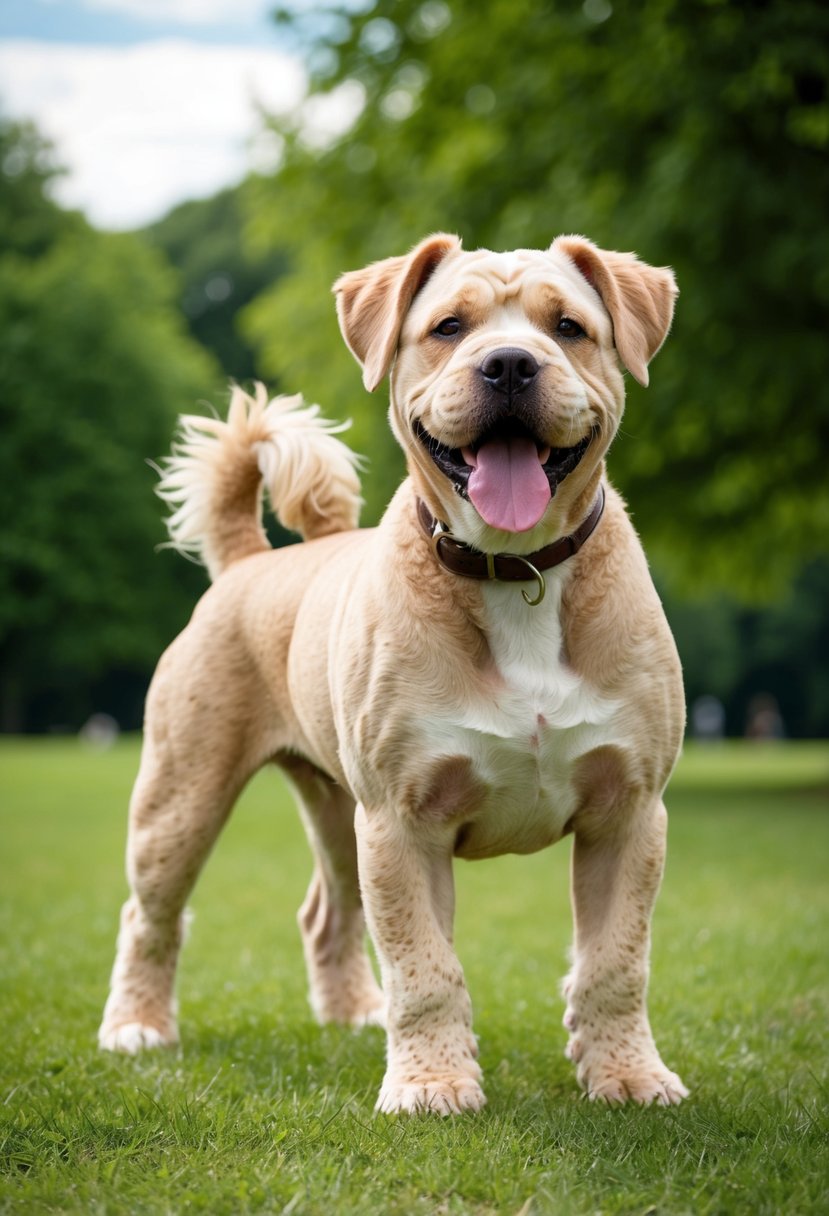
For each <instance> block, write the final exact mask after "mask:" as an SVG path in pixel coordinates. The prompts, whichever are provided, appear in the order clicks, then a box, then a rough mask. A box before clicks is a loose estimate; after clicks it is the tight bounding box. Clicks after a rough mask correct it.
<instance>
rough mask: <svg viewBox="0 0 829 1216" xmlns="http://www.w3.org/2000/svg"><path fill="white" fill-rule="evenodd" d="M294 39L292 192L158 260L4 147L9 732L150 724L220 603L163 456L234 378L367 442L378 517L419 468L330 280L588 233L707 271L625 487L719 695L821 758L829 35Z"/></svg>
mask: <svg viewBox="0 0 829 1216" xmlns="http://www.w3.org/2000/svg"><path fill="white" fill-rule="evenodd" d="M276 16H277V20H278V21H279V22H280V24H281V28H282V30H283V34H284V37H285V39H286V40H287V41H288V42H289V43H290V44H291V45H293V46H294V47H295V48H296V49H297V50H299V51H300V52H301V53H302V54H303V55H304V57H305V59H306V62H307V64H308V67H309V70H310V73H311V90H310V94H309V97H308V99H307V101H306V103H305V105H304V106H303V107H302V108H301V109H300V110H299V111H298V112H297V113H296V115H295V116H293V118H292V119H291V120H289V121H283V122H281V123H280V124H279V125H276V124H274V125H275V130H276V132H277V135H278V137H279V139H280V140H281V141H282V142H283V146H284V155H283V160H282V164H281V167H280V170H279V171H278V172H277V173H276V174H274V175H270V176H253V177H251V178H250V179H249V180H248V181H246V182H245V183H243V184H242V186H241V187H238V188H236V189H234V190H228V191H224V192H222V193H221V194H220V195H218V196H216V198H214V199H210V200H206V201H201V202H191V203H186V204H184V205H183V206H182V207H179V208H176V209H175V211H173V212H172V213H171V214H170V215H169V216H167V217H165V219H164V220H162V221H160V222H159V223H157V224H155V225H153V226H152V227H151V228H149V229H148V230H147V231H146V232H144V233H141V234H136V235H135V236H134V237H113V236H107V235H103V234H100V233H95V232H93V231H91V230H90V229H89V227H88V226H87V225H85V224H84V223H83V222H82V221H81V220H80V219H79V217H77V216H74V215H69V214H67V213H65V212H61V211H59V210H58V209H57V208H56V207H55V206H54V204H52V203H51V202H50V201H49V199H48V181H49V177H50V174H51V173H52V169H51V167H49V166H48V165H45V163H44V159H43V158H44V150H43V148H42V146H41V145H40V144H39V143H38V141H37V140H36V137H35V136H34V135H33V133H32V132H25V131H21V130H20V129H17V130H15V129H12V128H8V127H7V128H6V129H5V130H4V133H3V140H4V141H5V142H4V143H3V144H2V145H0V163H2V179H1V180H0V409H2V412H3V415H4V423H5V425H4V435H5V436H6V437H8V436H11V442H10V443H4V446H3V454H2V455H0V472H4V473H5V476H0V494H4V495H5V504H4V505H5V507H6V511H5V516H4V518H5V520H6V521H7V524H6V529H5V535H4V536H3V539H2V549H0V553H1V554H2V567H3V574H2V578H3V584H2V609H0V612H2V615H0V656H1V657H2V669H3V699H4V705H5V706H6V716H5V722H6V725H7V727H8V726H17V727H21V726H22V727H26V728H42V727H44V726H47V725H49V724H52V723H56V722H63V723H66V724H67V725H77V724H78V722H79V721H80V720H81V715H82V714H83V713H85V712H87V711H88V710H89V709H92V708H103V709H108V708H111V709H114V710H115V711H116V713H117V716H119V717H120V718H121V719H122V720H123V721H124V722H125V723H126V724H127V725H131V726H133V725H135V724H136V721H137V704H138V702H139V701H140V692H141V688H142V687H143V683H144V681H145V680H146V678H147V676H148V673H149V671H150V670H151V666H152V663H153V662H154V660H155V658H156V657H157V654H158V652H159V651H160V649H161V648H162V646H163V644H164V642H165V641H166V640H167V639H168V638H169V637H170V636H171V635H172V634H173V633H174V632H175V630H176V629H177V628H178V627H179V626H180V625H181V623H182V622H183V620H184V619H186V615H187V612H188V610H189V607H190V606H191V605H192V602H193V601H194V599H195V597H196V595H197V593H198V590H199V589H200V587H201V586H203V585H204V580H203V576H200V575H199V573H198V572H197V571H196V572H194V571H193V570H192V569H191V568H189V567H187V566H186V565H185V564H184V563H183V562H182V561H181V559H179V558H177V557H175V556H174V555H172V554H170V553H168V552H164V551H162V552H161V553H156V552H154V546H155V545H157V544H158V542H159V541H160V540H161V539H162V537H163V531H162V528H161V525H160V523H159V517H160V511H159V504H158V503H157V501H156V500H155V499H154V498H153V496H152V493H151V490H152V484H153V477H154V475H153V473H152V471H151V470H150V469H149V468H148V467H147V466H146V465H144V464H143V463H142V460H143V458H146V457H154V458H157V457H158V456H159V455H160V454H162V453H163V452H164V451H165V450H166V449H167V448H168V446H169V437H170V433H171V431H172V426H173V419H174V416H175V414H176V413H178V412H180V411H182V410H185V409H187V410H189V409H191V408H192V407H193V405H194V403H195V402H197V401H198V400H200V399H201V400H204V398H207V399H208V400H210V401H212V402H213V403H214V404H216V405H217V406H218V407H219V408H221V406H222V404H223V402H224V400H225V391H224V383H226V379H227V378H228V377H232V378H234V379H239V380H245V379H248V378H250V377H252V376H254V375H259V376H262V377H263V378H264V379H265V380H266V381H267V382H268V383H269V385H270V386H271V387H273V388H283V389H284V390H285V391H291V392H293V391H297V390H298V389H301V390H302V391H303V392H304V393H305V394H306V396H307V397H308V398H309V399H313V400H318V401H320V402H321V404H322V405H323V407H324V409H325V411H326V412H327V413H328V414H329V415H331V416H333V417H339V418H342V417H351V418H352V419H353V420H354V427H353V430H352V433H351V441H352V442H353V444H354V446H355V447H356V448H358V450H361V451H363V452H366V453H367V454H368V455H369V456H370V459H371V463H370V468H369V473H368V476H367V478H366V497H367V508H366V512H365V522H368V523H372V522H375V520H376V519H377V518H378V517H379V514H380V512H381V510H382V507H383V505H384V504H385V502H386V501H387V500H388V497H389V496H390V494H391V492H392V490H393V488H394V486H395V485H396V484H397V482H398V480H399V478H400V476H401V474H402V460H401V458H400V454H399V452H398V451H397V449H396V447H395V445H394V443H393V441H392V439H391V437H390V434H389V433H388V428H387V426H386V423H385V398H384V392H383V390H381V391H379V392H378V393H377V394H376V395H375V397H369V396H368V395H366V394H365V392H364V391H363V388H362V384H361V381H360V377H359V372H358V369H357V368H356V365H355V364H354V362H353V360H352V359H351V356H350V355H349V354H348V352H347V351H346V350H345V347H344V346H343V344H342V341H341V339H340V338H339V335H338V333H337V328H336V321H335V317H334V310H333V302H332V299H331V296H330V284H331V282H332V281H333V279H334V278H335V277H336V276H337V275H338V274H339V273H340V272H341V271H342V270H345V269H348V268H352V267H355V266H359V265H361V264H364V263H365V262H367V261H369V260H372V259H374V258H378V257H384V256H386V255H388V254H391V253H400V252H403V251H405V250H406V249H407V248H408V247H409V246H411V245H412V244H413V243H414V242H415V241H416V240H418V239H419V238H420V237H421V236H423V235H424V233H426V232H428V231H430V230H437V229H444V230H450V231H456V232H458V233H459V234H461V235H462V236H463V237H464V240H465V242H466V245H467V247H470V248H471V247H475V246H477V245H487V246H490V247H493V248H510V247H515V246H522V245H523V246H539V247H542V248H543V247H544V246H546V245H547V244H549V242H550V241H551V240H552V239H553V237H554V236H555V235H557V234H558V233H560V232H567V231H573V232H583V233H585V234H586V235H588V236H590V237H591V238H592V239H593V240H595V241H596V242H597V243H599V244H601V245H604V246H605V247H608V248H622V249H629V248H633V249H636V250H637V251H638V252H639V254H640V255H641V256H642V257H643V258H645V259H646V260H648V261H651V262H654V263H657V264H659V263H667V264H671V265H673V266H674V267H675V269H676V271H677V277H678V279H679V283H680V288H681V296H680V301H679V308H678V312H677V318H676V322H675V325H674V330H673V333H672V335H671V337H670V339H669V341H668V343H667V345H666V347H665V349H664V351H663V352H661V353H660V355H659V357H658V360H657V362H656V364H655V366H654V368H653V374H652V380H651V387H650V389H649V390H647V391H645V390H642V389H640V388H639V387H638V386H637V385H635V384H632V383H631V384H629V399H628V407H627V412H626V415H625V420H624V423H623V429H622V433H621V434H620V436H619V437H618V439H617V441H616V444H615V446H614V449H613V451H612V453H611V459H610V472H611V476H612V478H613V480H614V482H615V483H616V484H617V485H619V486H620V488H621V489H622V490H623V492H624V493H625V494H626V495H627V497H628V499H629V501H630V503H631V505H632V508H633V514H634V520H635V523H636V525H637V527H638V529H639V530H640V532H641V533H642V535H643V538H644V540H645V543H646V547H647V549H648V552H649V555H650V557H651V559H652V561H653V565H654V569H655V573H656V576H657V581H658V583H659V585H660V589H661V590H662V592H663V595H664V597H665V600H666V605H667V607H668V610H669V615H670V617H671V620H672V624H673V626H674V629H675V632H676V634H677V639H678V642H679V645H680V650H681V652H682V655H683V660H684V666H685V671H686V683H687V686H688V693H689V700H693V699H695V698H696V697H697V696H699V695H701V694H703V693H711V694H715V695H716V696H718V697H719V698H720V699H721V700H722V701H723V703H724V705H725V709H726V720H727V726H728V729H729V732H730V733H742V730H743V728H744V725H745V715H746V711H747V706H748V705H749V703H750V701H751V699H752V697H753V696H754V695H755V694H756V693H758V692H761V691H765V692H770V693H772V694H773V695H774V696H775V697H776V698H777V700H778V702H779V704H780V707H781V711H782V714H783V718H784V720H785V723H786V727H787V729H788V731H789V732H790V733H792V734H799V735H803V734H825V733H827V731H829V678H827V677H828V676H829V671H827V666H828V665H829V636H827V635H828V634H829V627H828V626H827V613H826V605H827V594H828V593H829V561H827V559H826V556H825V554H826V537H827V535H829V480H828V479H827V478H826V475H825V472H824V467H823V466H824V453H825V452H826V447H827V443H826V441H827V438H828V437H829V436H827V432H828V431H829V394H828V393H827V390H826V388H825V382H826V377H825V374H823V373H824V367H825V349H826V337H825V316H826V305H827V302H829V231H827V226H826V223H825V219H824V212H825V200H826V198H827V197H829V158H828V157H827V150H828V149H829V94H828V93H827V81H828V80H829V41H828V40H827V35H829V9H827V8H826V6H825V5H823V4H821V3H816V2H812V0H786V2H785V3H784V2H782V0H750V2H749V0H742V2H734V0H732V2H730V3H726V2H725V0H682V2H680V0H645V2H643V3H642V4H641V5H637V6H624V7H623V6H621V5H620V6H618V10H617V9H615V8H612V7H611V4H610V3H609V0H584V3H583V4H566V5H565V4H563V3H559V4H545V3H539V2H537V0H491V2H490V3H489V4H488V5H487V6H485V7H484V8H482V7H481V6H480V5H476V4H474V3H472V0H451V2H450V3H446V2H444V0H421V2H415V0H395V2H394V3H392V0H378V2H377V3H375V4H374V5H373V6H368V5H366V4H362V5H354V4H353V3H347V4H344V5H341V6H330V5H323V4H318V5H315V6H313V7H312V8H310V9H307V8H303V9H299V10H291V11H288V12H280V13H277V15H276ZM332 114H333V115H334V117H335V120H336V121H337V122H338V123H339V130H340V134H339V135H338V136H337V137H336V138H334V137H333V136H332V135H331V129H332V128H331V125H330V118H331V115H332ZM347 118H350V120H351V121H350V123H349V122H347V121H346V119H347ZM343 130H345V133H344V134H342V131H343ZM171 267H173V268H175V274H174V273H173V271H172V270H171ZM175 305H178V309H176V307H175ZM206 352H209V354H208V353H206ZM220 368H221V370H220ZM4 461H5V465H6V467H5V468H4V467H3V465H2V462H4ZM124 689H127V690H128V695H127V694H125V693H124ZM9 707H10V708H9Z"/></svg>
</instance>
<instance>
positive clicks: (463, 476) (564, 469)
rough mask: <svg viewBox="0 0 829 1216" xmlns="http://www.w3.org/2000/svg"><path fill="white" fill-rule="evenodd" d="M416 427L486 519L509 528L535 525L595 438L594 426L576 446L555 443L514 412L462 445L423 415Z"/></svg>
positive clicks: (440, 464)
mask: <svg viewBox="0 0 829 1216" xmlns="http://www.w3.org/2000/svg"><path fill="white" fill-rule="evenodd" d="M414 430H415V434H416V435H417V438H418V439H419V440H420V442H421V443H422V444H423V446H424V447H425V448H426V451H427V452H428V453H429V455H430V456H431V458H432V460H433V461H434V463H435V464H436V465H437V467H438V468H439V469H440V471H441V473H443V474H444V475H445V476H446V477H448V478H449V480H450V481H451V482H452V485H453V486H454V487H455V490H456V491H457V492H458V493H459V494H460V495H461V497H462V498H467V499H468V500H469V501H470V502H471V503H472V505H473V506H474V507H475V509H476V511H477V512H478V514H479V515H480V516H481V518H482V519H483V520H484V522H485V523H488V524H490V525H491V526H492V527H493V528H500V529H502V530H503V531H505V532H527V531H529V529H530V528H534V527H535V525H536V524H537V523H538V521H539V520H540V519H541V517H542V515H543V514H544V512H545V511H546V509H547V507H548V505H549V503H550V500H551V498H552V497H553V496H554V495H555V492H556V490H557V489H558V487H559V485H560V484H561V482H562V481H564V478H565V477H567V476H568V475H569V474H570V473H572V472H573V470H574V469H575V468H576V466H577V465H578V463H579V461H580V460H581V458H582V457H583V456H584V453H585V452H586V451H587V449H588V447H589V446H590V441H591V439H592V438H593V434H592V432H591V433H590V434H589V435H587V436H585V438H584V439H580V440H579V442H578V443H576V444H574V445H573V446H572V447H567V448H554V447H550V445H549V444H545V443H544V442H543V440H541V439H539V438H538V436H537V435H535V434H533V432H532V431H531V430H530V429H529V428H528V427H526V426H524V424H523V423H521V422H519V421H518V420H517V419H513V418H509V419H506V420H505V421H503V422H501V423H499V424H498V425H497V426H495V427H493V428H491V429H490V430H488V431H486V432H484V434H483V435H481V436H479V438H478V439H476V440H475V441H474V442H473V443H471V444H468V445H467V446H465V447H462V448H450V447H447V446H446V445H445V444H443V443H441V442H440V441H439V440H438V439H435V438H434V436H432V435H430V434H429V432H428V431H427V430H426V429H425V428H424V427H423V426H421V424H420V422H418V421H415V424H414Z"/></svg>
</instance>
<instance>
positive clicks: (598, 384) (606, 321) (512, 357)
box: [335, 235, 676, 548]
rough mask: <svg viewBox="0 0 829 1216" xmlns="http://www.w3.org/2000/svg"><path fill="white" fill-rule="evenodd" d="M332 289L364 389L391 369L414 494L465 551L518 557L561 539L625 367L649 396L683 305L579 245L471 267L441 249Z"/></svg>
mask: <svg viewBox="0 0 829 1216" xmlns="http://www.w3.org/2000/svg"><path fill="white" fill-rule="evenodd" d="M335 290H336V291H337V293H338V311H339V314H340V322H341V325H342V329H343V333H344V335H345V338H346V341H347V342H348V345H349V346H350V348H351V350H352V351H353V352H354V354H355V355H356V356H357V358H358V359H359V360H360V362H361V363H362V364H363V367H364V379H365V382H366V385H367V387H368V388H370V389H373V388H375V387H376V386H377V384H378V383H379V382H380V380H381V379H382V378H383V376H384V375H385V373H386V372H387V371H388V369H389V367H390V365H391V364H392V361H394V368H393V372H392V405H391V421H392V426H393V428H394V431H395V434H396V436H397V438H398V439H399V441H400V443H401V444H402V445H403V448H404V451H405V452H406V454H407V458H408V463H409V469H410V472H411V474H412V476H413V477H414V479H415V481H416V484H417V488H418V492H419V493H421V494H422V496H423V497H425V498H426V501H427V503H428V505H429V506H430V508H431V509H432V510H433V512H434V513H436V514H438V515H440V516H441V517H442V518H444V519H446V520H448V521H449V523H450V525H451V526H452V530H453V531H455V532H456V533H457V534H458V535H460V536H462V537H463V539H466V540H468V541H469V542H470V543H473V544H476V545H484V546H485V547H489V546H491V545H496V546H498V545H499V544H500V545H505V544H508V543H510V544H511V547H512V548H515V547H516V544H515V542H516V540H517V537H516V534H523V536H522V542H523V541H524V540H525V542H526V543H521V545H520V547H521V548H527V547H534V546H535V545H536V544H538V543H545V540H546V539H547V534H548V533H555V534H557V535H560V534H561V530H562V528H561V524H562V521H566V520H567V512H568V508H569V506H570V505H571V504H573V503H574V502H575V501H576V500H577V499H578V497H579V495H580V494H581V493H583V491H584V490H585V489H586V488H587V487H588V486H590V485H591V484H592V483H594V482H595V480H596V478H597V476H598V471H599V469H600V467H601V462H602V458H603V456H604V454H605V452H606V451H607V447H608V445H609V443H610V441H611V440H612V438H613V436H614V434H615V433H616V430H617V428H618V425H619V421H620V419H621V414H622V408H623V403H624V388H623V380H622V374H621V370H620V361H621V362H622V363H623V364H624V365H625V366H626V367H627V368H628V369H629V370H630V371H631V373H632V374H633V375H634V376H635V377H636V378H637V379H638V380H639V381H640V382H642V383H647V363H648V361H649V360H650V358H652V356H653V355H654V354H655V353H656V351H657V350H658V349H659V347H660V346H661V344H662V342H663V340H664V338H665V335H666V334H667V331H668V328H669V326H670V322H671V316H672V312H673V302H674V298H675V295H676V287H675V284H674V279H673V275H672V274H671V272H670V271H668V270H664V269H656V268H654V267H651V266H646V265H645V264H643V263H641V262H639V261H638V260H637V259H636V258H634V257H633V256H632V255H630V254H618V253H608V252H604V251H601V250H599V249H597V248H596V247H595V246H593V245H591V244H590V243H589V242H588V241H585V240H582V239H581V238H576V237H573V238H561V237H560V238H559V239H558V240H557V241H555V242H554V244H553V245H552V246H551V248H550V249H549V250H546V251H540V250H526V249H522V250H518V251H516V252H514V253H492V252H490V251H489V250H476V251H475V252H471V253H466V252H464V251H462V249H461V246H460V242H459V241H458V239H457V238H456V237H451V236H446V235H438V236H434V237H429V238H427V240H425V241H423V242H421V244H420V245H418V246H417V247H416V248H415V249H414V250H413V251H412V253H411V254H409V255H408V257H404V258H389V259H387V260H386V261H384V262H378V263H375V264H374V265H372V266H369V267H367V268H366V269H365V270H362V271H355V272H353V273H351V274H347V275H344V276H343V277H342V278H341V279H340V280H339V281H338V283H337V284H336V286H335ZM395 355H396V358H395ZM554 500H555V503H556V507H555V508H553V505H552V504H553V502H554ZM495 534H498V535H495Z"/></svg>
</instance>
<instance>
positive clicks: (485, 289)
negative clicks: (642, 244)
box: [412, 249, 607, 318]
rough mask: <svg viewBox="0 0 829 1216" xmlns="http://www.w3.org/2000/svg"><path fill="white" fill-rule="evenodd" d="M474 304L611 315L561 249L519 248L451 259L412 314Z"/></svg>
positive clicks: (481, 251) (439, 269)
mask: <svg viewBox="0 0 829 1216" xmlns="http://www.w3.org/2000/svg"><path fill="white" fill-rule="evenodd" d="M464 304H472V305H474V306H475V308H476V309H489V308H498V307H508V306H510V305H514V306H517V307H519V308H523V309H524V310H526V311H531V310H534V308H536V307H539V306H541V307H545V306H546V307H549V306H551V305H552V306H555V305H560V306H561V307H567V306H572V307H578V308H580V309H582V310H589V311H590V313H591V314H592V315H593V316H595V317H597V318H598V317H599V316H605V317H606V316H607V314H606V312H605V309H604V306H603V304H602V302H601V300H600V298H599V295H598V293H597V292H596V291H595V290H594V289H593V288H592V287H591V286H590V284H589V283H588V282H587V281H586V279H585V278H584V277H583V275H582V274H581V273H580V271H579V270H578V268H577V267H576V265H575V264H574V263H573V262H572V261H571V260H570V258H568V257H567V256H566V254H564V253H562V252H561V251H560V250H555V251H551V250H540V249H516V250H514V251H513V252H511V253H493V252H492V251H491V250H489V249H476V250H474V251H472V252H470V253H465V252H463V253H459V254H456V255H453V256H451V257H448V258H446V259H445V260H444V261H443V262H441V263H440V265H439V266H438V267H437V269H436V270H435V272H434V274H433V275H432V276H431V278H430V279H429V280H428V282H427V283H426V285H425V286H424V288H423V290H422V291H421V292H420V293H419V294H418V296H417V298H416V299H415V303H414V306H413V309H412V312H413V313H414V314H416V316H420V315H421V314H422V313H423V312H429V311H431V310H432V309H433V308H435V307H437V306H441V307H443V306H448V307H451V306H453V305H454V306H457V307H458V308H461V307H463V305H464Z"/></svg>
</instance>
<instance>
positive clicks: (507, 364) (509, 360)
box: [481, 346, 538, 396]
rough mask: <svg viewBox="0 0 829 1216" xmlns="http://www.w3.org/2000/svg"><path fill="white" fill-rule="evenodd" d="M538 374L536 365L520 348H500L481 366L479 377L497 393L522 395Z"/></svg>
mask: <svg viewBox="0 0 829 1216" xmlns="http://www.w3.org/2000/svg"><path fill="white" fill-rule="evenodd" d="M537 374H538V363H537V362H536V361H535V359H534V358H533V357H532V355H531V354H530V352H529V351H528V350H521V348H520V346H502V347H500V348H499V349H498V350H494V351H492V352H491V353H490V354H488V355H487V357H486V358H485V359H484V361H483V363H482V364H481V375H482V376H483V378H484V380H486V382H487V384H488V385H489V386H490V388H494V389H495V391H496V392H497V393H506V394H507V395H508V396H512V394H513V393H523V392H524V389H525V388H527V386H528V385H530V384H532V382H533V380H534V379H535V377H536V375H537Z"/></svg>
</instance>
